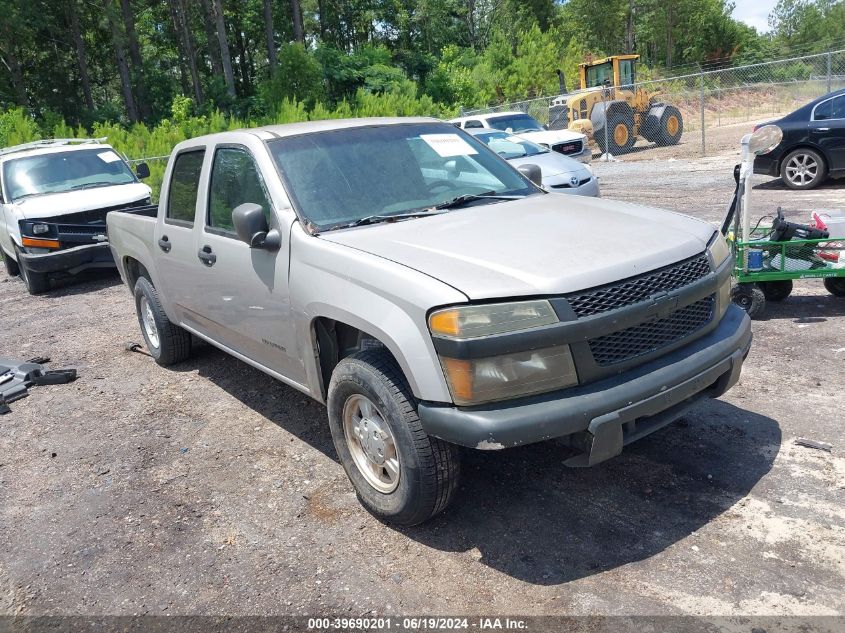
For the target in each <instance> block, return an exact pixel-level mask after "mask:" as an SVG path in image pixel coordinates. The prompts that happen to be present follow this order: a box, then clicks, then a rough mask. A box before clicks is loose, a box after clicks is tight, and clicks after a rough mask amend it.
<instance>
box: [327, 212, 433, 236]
mask: <svg viewBox="0 0 845 633" xmlns="http://www.w3.org/2000/svg"><path fill="white" fill-rule="evenodd" d="M432 208H437V207H432ZM429 215H440V213H437V212H436V211H434V212H432V211H413V212H410V213H394V214H392V215H379V214H375V215H368V216H365V217H363V218H358V219H357V220H352V221H351V222H343V223H341V224H335V225H333V226H330V227H328V228H327V229H324V230H326V231H334V230H335V229H348V228H352V227H353V226H363V225H365V224H378V223H379V222H390V221H392V220H408V219H410V218H423V217H426V216H429Z"/></svg>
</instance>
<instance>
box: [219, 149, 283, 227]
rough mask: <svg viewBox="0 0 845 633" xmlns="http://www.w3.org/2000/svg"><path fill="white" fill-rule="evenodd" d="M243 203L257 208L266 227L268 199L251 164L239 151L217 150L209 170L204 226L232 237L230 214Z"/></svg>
mask: <svg viewBox="0 0 845 633" xmlns="http://www.w3.org/2000/svg"><path fill="white" fill-rule="evenodd" d="M246 202H252V203H254V204H257V205H260V206H261V208H262V209H263V210H264V216H265V217H266V218H267V223H268V225H269V224H270V206H271V205H270V198H269V196H268V195H267V191H266V190H265V188H264V183H263V182H262V180H261V176H259V175H258V167H257V166H256V164H255V160H254V159H253V158H252V156H251V155H250V154H249V152H247V151H246V150H244V149H242V148H239V147H221V148H218V149H217V151H216V152H215V153H214V163H213V164H212V166H211V184H210V187H209V200H208V214H207V215H206V226H208V227H210V228H213V229H218V230H220V231H225V232H227V233H234V231H235V227H234V225H233V224H232V211H233V210H234V209H235V208H236V207H238V206H240V205H242V204H244V203H246Z"/></svg>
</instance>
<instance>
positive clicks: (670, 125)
mask: <svg viewBox="0 0 845 633" xmlns="http://www.w3.org/2000/svg"><path fill="white" fill-rule="evenodd" d="M680 127H681V125H680V123H679V122H678V117H676V116H675V115H674V114H673V115H672V116H670V117H669V119H668V120H667V121H666V131H667V132H669V135H670V136H675V134H677V133H678V130H679V129H680Z"/></svg>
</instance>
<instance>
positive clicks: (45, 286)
mask: <svg viewBox="0 0 845 633" xmlns="http://www.w3.org/2000/svg"><path fill="white" fill-rule="evenodd" d="M20 253H21V252H20V249H18V248H17V246H15V255H16V256H17V258H18V271H19V273H20V276H21V280H22V281H23V283H24V285H25V286H26V289H27V291H28V292H29V294H31V295H40V294H42V293H44V292H47V291H48V290H49V289H50V278H49V277H48V276H47V273H35V272H32V271H31V270H27V268H26V264H24V263H23V262H22V260H21V257H20Z"/></svg>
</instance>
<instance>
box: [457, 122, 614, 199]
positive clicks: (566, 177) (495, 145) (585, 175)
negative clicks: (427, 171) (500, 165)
mask: <svg viewBox="0 0 845 633" xmlns="http://www.w3.org/2000/svg"><path fill="white" fill-rule="evenodd" d="M467 132H469V133H470V134H472V135H473V136H475V137H476V138H477V139H478V140H480V141H482V142H483V143H485V144H487V145H488V146H489V147H490V149H492V150H493V151H494V152H496V153H497V154H499V156H501V157H502V158H504V159H505V160H506V161H508V162H509V163H511V164H512V165H513V166H514V167H519V166H520V165H527V164H534V165H537V166H538V167H539V168H540V171H541V172H542V174H543V187H545V188H546V189H547V190H548V191H551V192H554V193H570V194H574V195H578V196H593V197H596V198H598V197H600V196H601V194H600V193H599V180H598V177H597V176H596V175H595V174H593V172H592V171H591V170H590V168H589V167H587V166H586V165H584V164H583V163H580V162H578V161H577V160H575V159H573V158H569V157H568V156H564V155H563V154H559V153H557V152H553V151H551V150H549V149H547V148H545V147H543V146H542V145H537V144H536V143H533V142H531V141H529V140H527V139H524V138H522V137H519V136H515V135H514V134H509V133H508V132H501V131H498V130H493V131H491V130H467Z"/></svg>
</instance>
